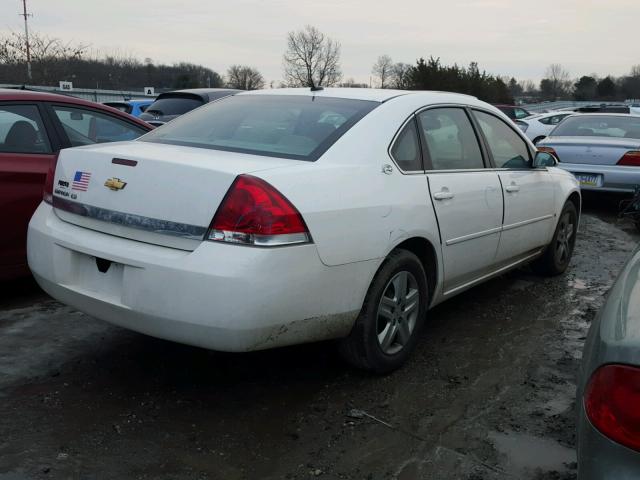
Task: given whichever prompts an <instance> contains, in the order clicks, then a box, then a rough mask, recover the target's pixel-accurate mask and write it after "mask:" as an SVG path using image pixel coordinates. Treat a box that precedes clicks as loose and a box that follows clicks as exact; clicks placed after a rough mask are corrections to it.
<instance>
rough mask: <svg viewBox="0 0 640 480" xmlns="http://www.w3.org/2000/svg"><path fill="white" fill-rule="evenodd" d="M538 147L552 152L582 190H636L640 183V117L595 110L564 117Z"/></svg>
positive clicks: (561, 166)
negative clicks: (576, 180)
mask: <svg viewBox="0 0 640 480" xmlns="http://www.w3.org/2000/svg"><path fill="white" fill-rule="evenodd" d="M538 150H541V151H546V152H549V153H553V154H554V155H555V156H556V157H557V158H558V159H559V160H560V164H559V165H558V166H559V167H560V168H564V169H565V170H568V171H570V172H571V173H573V174H574V175H575V176H576V178H577V179H578V181H580V185H581V187H582V189H583V190H600V191H608V192H633V191H634V187H635V186H636V185H640V117H636V116H632V115H625V114H613V113H595V114H582V115H574V116H571V117H567V118H565V119H564V120H563V121H562V123H560V124H559V125H558V126H557V127H556V128H555V129H554V130H553V131H552V132H551V133H550V134H549V136H548V137H547V138H545V139H544V140H542V141H540V142H539V143H538Z"/></svg>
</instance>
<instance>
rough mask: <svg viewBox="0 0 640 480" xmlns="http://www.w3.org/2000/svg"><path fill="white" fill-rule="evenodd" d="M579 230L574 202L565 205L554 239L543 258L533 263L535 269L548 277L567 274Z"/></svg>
mask: <svg viewBox="0 0 640 480" xmlns="http://www.w3.org/2000/svg"><path fill="white" fill-rule="evenodd" d="M577 230H578V212H577V210H576V206H575V205H574V204H573V202H570V201H569V202H567V203H565V204H564V207H563V209H562V212H561V213H560V218H559V219H558V225H557V226H556V231H555V232H554V233H553V239H552V240H551V243H550V244H549V245H548V246H547V248H546V249H545V251H544V253H543V254H542V256H541V257H540V258H538V259H536V260H535V261H534V262H533V269H534V270H535V271H536V272H538V273H540V274H542V275H548V276H554V275H560V274H562V273H564V272H565V270H566V269H567V267H568V266H569V263H570V262H571V256H572V255H573V247H574V246H575V242H576V233H577Z"/></svg>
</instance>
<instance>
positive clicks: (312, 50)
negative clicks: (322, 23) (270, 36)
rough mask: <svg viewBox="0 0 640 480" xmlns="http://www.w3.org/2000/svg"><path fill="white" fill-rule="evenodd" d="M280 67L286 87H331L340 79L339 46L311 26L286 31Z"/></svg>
mask: <svg viewBox="0 0 640 480" xmlns="http://www.w3.org/2000/svg"><path fill="white" fill-rule="evenodd" d="M283 67H284V76H285V80H286V82H287V84H288V85H289V86H296V87H312V88H313V87H319V86H325V87H330V86H332V85H335V84H336V83H338V81H339V80H340V78H341V77H342V72H341V71H340V43H338V42H337V41H335V40H332V39H331V38H329V37H327V36H325V34H324V33H322V32H321V31H320V30H318V29H317V28H316V27H313V26H311V25H307V26H306V27H304V29H303V30H298V31H297V32H289V34H288V35H287V51H286V52H285V54H284V57H283Z"/></svg>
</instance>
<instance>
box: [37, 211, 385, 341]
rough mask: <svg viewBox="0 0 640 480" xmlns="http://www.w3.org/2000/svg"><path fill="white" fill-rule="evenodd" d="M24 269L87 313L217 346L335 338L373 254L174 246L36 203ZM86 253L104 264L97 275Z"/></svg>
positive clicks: (356, 306)
mask: <svg viewBox="0 0 640 480" xmlns="http://www.w3.org/2000/svg"><path fill="white" fill-rule="evenodd" d="M28 258H29V266H30V268H31V270H32V272H33V274H34V277H35V278H36V280H37V281H38V283H39V284H40V285H41V286H42V288H43V289H44V290H45V291H47V292H48V293H49V294H50V295H51V296H53V297H54V298H57V299H58V300H60V301H62V302H64V303H67V304H69V305H72V306H74V307H76V308H78V309H79V310H81V311H84V312H86V313H88V314H90V315H92V316H94V317H96V318H99V319H102V320H105V321H107V322H110V323H113V324H115V325H119V326H122V327H124V328H128V329H131V330H135V331H138V332H141V333H145V334H148V335H152V336H155V337H159V338H164V339H167V340H172V341H176V342H180V343H186V344H190V345H196V346H201V347H205V348H210V349H214V350H221V351H250V350H260V349H265V348H271V347H278V346H284V345H290V344H296V343H304V342H310V341H317V340H324V339H329V338H337V337H341V336H345V335H347V334H348V333H349V331H350V330H351V328H352V326H353V322H354V321H355V318H356V317H357V315H358V312H359V310H360V308H361V305H362V301H363V298H364V295H365V293H366V289H367V288H368V284H369V281H370V279H371V278H372V276H373V274H374V272H375V269H376V267H377V262H376V261H370V262H358V263H353V264H348V265H342V266H337V267H327V266H325V265H324V264H322V262H321V261H320V259H319V257H318V253H317V249H316V246H315V245H312V244H310V245H299V246H294V247H286V248H270V249H265V248H251V247H243V246H238V245H227V244H220V243H215V242H202V244H200V245H199V246H198V248H196V249H195V250H194V251H183V250H178V249H174V248H167V247H162V246H157V245H150V244H146V243H143V242H138V241H135V240H129V239H125V238H120V237H115V236H112V235H108V234H104V233H100V232H96V231H93V230H89V229H86V228H82V227H78V226H76V225H72V224H69V223H67V222H64V221H62V220H60V219H59V218H58V217H57V215H56V214H55V212H54V211H53V209H52V208H51V206H50V205H47V204H44V203H43V204H41V205H40V207H39V208H38V209H37V211H36V213H35V214H34V216H33V218H32V219H31V222H30V224H29V235H28ZM96 258H103V259H106V260H109V261H111V262H112V264H111V266H110V267H109V269H108V270H107V271H106V273H101V272H100V271H99V270H98V268H97V265H96V260H95V259H96Z"/></svg>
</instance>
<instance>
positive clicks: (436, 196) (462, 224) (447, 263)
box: [417, 106, 503, 294]
mask: <svg viewBox="0 0 640 480" xmlns="http://www.w3.org/2000/svg"><path fill="white" fill-rule="evenodd" d="M417 118H418V122H419V125H420V128H419V130H420V133H421V137H422V144H423V149H424V159H425V167H426V169H427V172H426V173H427V179H428V184H429V192H430V195H431V198H432V203H433V206H434V209H435V212H436V216H437V218H438V224H439V226H440V236H441V243H442V258H443V261H444V279H445V280H444V291H445V294H447V293H453V292H455V290H456V289H458V288H462V287H464V286H465V284H467V283H469V282H471V281H473V280H474V279H476V278H478V277H481V276H482V275H484V274H487V273H489V272H490V271H492V270H493V265H494V261H495V256H496V251H497V249H498V243H499V240H500V231H501V228H502V208H503V205H502V192H501V189H500V179H499V178H498V174H497V173H496V172H495V171H492V170H488V169H486V168H485V158H484V157H485V155H484V154H483V150H482V147H481V144H480V142H479V139H478V136H477V135H476V133H475V131H474V129H473V126H472V123H471V120H470V118H469V114H468V112H467V111H466V109H465V108H463V107H458V106H452V107H438V108H430V109H427V110H424V111H422V112H420V113H418V114H417Z"/></svg>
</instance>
